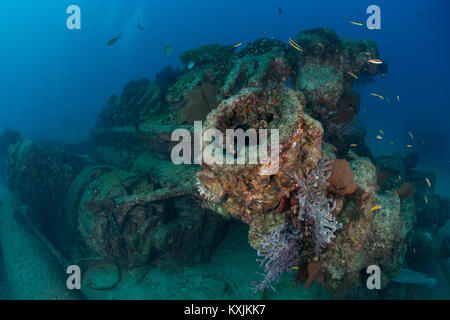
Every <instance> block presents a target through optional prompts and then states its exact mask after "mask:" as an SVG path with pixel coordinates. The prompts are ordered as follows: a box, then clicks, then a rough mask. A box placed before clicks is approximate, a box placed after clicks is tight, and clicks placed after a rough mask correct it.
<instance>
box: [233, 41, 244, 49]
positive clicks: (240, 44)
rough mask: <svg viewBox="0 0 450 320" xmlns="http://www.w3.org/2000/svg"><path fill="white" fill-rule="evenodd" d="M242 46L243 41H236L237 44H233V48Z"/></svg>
mask: <svg viewBox="0 0 450 320" xmlns="http://www.w3.org/2000/svg"><path fill="white" fill-rule="evenodd" d="M240 46H242V42H239V43H236V44H235V45H234V46H233V48H237V47H240Z"/></svg>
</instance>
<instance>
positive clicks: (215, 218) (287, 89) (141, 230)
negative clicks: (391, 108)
mask: <svg viewBox="0 0 450 320" xmlns="http://www.w3.org/2000/svg"><path fill="white" fill-rule="evenodd" d="M296 42H297V43H298V44H299V45H300V46H301V47H302V48H303V53H300V52H299V51H298V50H295V49H294V48H292V47H290V46H289V45H287V44H286V43H283V42H282V41H278V40H274V39H261V40H258V41H255V42H253V43H250V44H248V45H247V46H245V47H244V48H243V49H242V50H240V51H235V49H233V48H232V47H231V46H220V45H209V46H203V47H200V48H198V49H195V50H190V51H188V52H185V53H184V54H183V55H182V56H181V60H182V62H183V63H184V64H185V65H187V64H188V63H189V62H194V63H195V67H194V68H189V69H188V68H185V69H183V70H182V71H181V72H180V73H179V74H178V72H176V71H174V70H172V69H170V68H168V69H165V70H164V71H163V72H161V73H160V74H159V75H158V77H157V81H154V82H150V81H148V80H140V81H133V82H130V83H129V84H128V85H127V86H126V87H125V89H124V90H123V93H122V94H121V95H120V96H113V97H111V99H110V100H109V101H108V103H107V105H106V106H105V108H104V109H103V110H102V112H101V114H100V116H99V119H98V122H97V125H96V127H95V128H94V129H93V130H92V136H93V146H94V149H95V152H94V154H93V155H91V156H80V155H76V152H74V151H73V148H72V149H71V150H68V149H67V147H66V148H65V149H66V150H63V149H64V148H62V147H58V148H44V149H42V150H41V149H40V148H38V147H37V146H36V145H35V144H33V143H32V142H30V141H27V140H24V139H22V138H20V136H19V135H17V134H14V133H11V132H7V133H5V135H4V136H3V139H2V141H1V149H0V151H1V153H2V156H3V161H2V167H3V169H4V171H5V174H6V177H7V178H8V182H9V187H10V189H11V191H13V192H14V193H15V194H16V195H17V198H18V199H19V200H18V201H20V203H21V204H23V205H26V206H27V207H29V208H31V209H32V211H33V212H34V217H35V218H36V219H38V220H40V221H41V223H42V225H43V228H42V230H43V232H42V233H40V235H41V236H43V235H45V236H46V237H48V238H49V239H50V242H52V243H54V244H55V247H56V249H55V250H60V251H61V252H62V253H63V256H65V257H66V258H67V259H69V260H70V261H74V260H75V261H84V260H89V261H92V260H94V261H97V260H98V259H103V260H105V261H108V263H113V264H115V265H117V266H118V267H119V268H129V267H134V266H142V265H146V264H157V265H159V266H167V265H170V264H171V263H172V264H178V265H189V264H193V263H198V262H201V261H204V260H207V259H208V257H209V256H210V254H211V252H212V251H213V250H214V248H215V247H216V245H217V244H218V242H219V241H220V240H221V239H222V238H223V236H224V234H225V233H226V228H227V222H226V220H225V219H222V218H221V217H220V216H223V217H225V218H227V219H229V218H230V217H231V218H235V219H239V220H240V221H242V222H244V223H246V224H248V225H249V227H250V229H249V236H248V238H249V243H250V245H251V246H252V247H253V248H255V249H256V250H257V251H258V254H259V255H260V256H261V257H262V259H261V263H262V266H263V267H264V271H265V272H266V277H265V278H264V279H263V280H262V282H261V283H256V284H255V290H256V291H258V290H264V289H266V288H269V287H273V286H274V285H275V283H276V281H277V280H278V279H279V277H280V275H281V274H283V273H284V272H287V271H290V270H291V269H292V267H298V271H297V277H296V280H297V283H302V282H305V286H306V287H308V286H309V285H310V284H311V283H312V282H313V281H315V280H317V281H320V282H322V283H323V284H324V285H325V286H326V287H327V288H330V289H333V290H335V291H336V292H337V293H338V296H344V295H345V294H346V293H347V292H348V290H349V289H351V288H352V287H353V286H354V285H355V284H356V283H357V282H358V281H360V274H361V271H363V270H364V269H365V268H366V267H367V266H369V265H372V264H376V265H379V266H380V268H381V270H382V272H383V279H384V280H383V281H384V283H386V282H387V281H388V280H389V278H391V277H393V276H395V275H396V273H397V272H398V270H399V269H400V268H401V266H402V264H403V259H404V256H405V253H406V250H407V243H406V241H405V239H406V236H407V235H408V233H409V231H410V230H411V229H412V227H413V224H414V221H415V220H414V219H415V216H414V202H413V201H412V200H411V198H409V197H408V195H410V194H411V192H409V190H410V189H411V188H408V192H406V191H404V190H403V189H405V190H406V189H407V188H406V187H402V192H401V194H402V197H401V198H400V197H399V194H398V193H396V190H398V189H401V188H400V187H401V186H400V185H398V184H395V183H393V184H383V186H381V185H379V184H380V182H379V181H378V180H377V167H376V166H375V165H374V164H373V163H372V162H374V158H373V157H372V155H371V154H370V151H369V150H368V148H367V146H366V145H365V143H364V135H365V133H364V130H363V129H362V128H361V127H360V126H358V125H357V123H356V121H355V119H356V116H357V113H358V111H359V104H360V102H361V99H360V97H359V95H358V94H357V93H356V92H355V91H353V89H352V88H353V84H354V82H355V81H356V80H355V77H353V76H352V74H356V75H358V76H359V78H360V79H364V78H368V77H372V76H375V75H376V74H377V73H378V71H379V66H378V65H375V64H371V63H368V59H370V58H372V59H374V58H377V59H378V58H380V57H379V53H378V51H377V47H376V45H375V44H374V43H373V42H372V41H354V40H349V39H340V38H339V37H338V36H337V35H336V33H335V32H334V31H332V30H330V29H322V28H318V29H314V30H308V31H304V32H301V33H300V34H299V35H298V37H297V39H296ZM197 120H198V121H203V129H209V128H215V129H218V130H220V131H222V132H223V133H224V135H225V130H227V129H243V130H246V129H278V130H279V170H278V172H276V173H275V174H273V175H262V174H261V173H262V171H264V169H265V166H266V164H262V163H259V164H250V163H244V164H239V165H229V164H223V165H220V164H209V165H208V164H206V163H203V164H202V167H200V166H198V165H182V166H177V165H174V164H173V163H172V162H171V159H170V154H171V150H172V147H173V146H174V144H175V142H173V141H171V133H172V132H173V131H174V130H175V129H179V128H185V129H187V130H190V131H191V132H192V130H193V125H192V124H193V122H194V121H197ZM258 143H259V142H257V143H256V144H254V145H250V144H248V145H246V146H245V150H244V151H243V152H245V154H246V155H247V156H249V155H251V154H252V153H256V152H258V148H259V145H258ZM350 144H357V145H358V147H355V148H353V150H352V151H349V145H350ZM206 146H207V143H205V144H204V145H203V147H204V148H205V147H206ZM231 147H232V146H231ZM225 149H226V150H224V152H227V150H228V149H227V148H225ZM401 161H402V160H401ZM377 166H378V164H377ZM378 172H380V171H379V170H378ZM403 178H404V179H407V178H408V177H406V176H405V177H403ZM405 181H406V180H405ZM374 206H381V209H379V210H378V211H376V212H373V211H371V208H373V207H374ZM48 207H51V208H54V210H50V211H49V210H47V208H48ZM214 212H215V213H214ZM217 213H218V214H217ZM19 216H20V215H19ZM23 220H27V219H22V220H21V221H23ZM50 220H52V221H57V222H56V223H53V224H51V225H50V224H46V221H50ZM67 243H76V244H79V245H78V246H75V248H74V247H73V246H72V247H70V246H67V245H66V244H67ZM68 248H72V249H68ZM96 259H97V260H96Z"/></svg>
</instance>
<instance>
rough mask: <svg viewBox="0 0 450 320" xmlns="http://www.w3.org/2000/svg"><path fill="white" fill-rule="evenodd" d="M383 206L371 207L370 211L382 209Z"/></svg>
mask: <svg viewBox="0 0 450 320" xmlns="http://www.w3.org/2000/svg"><path fill="white" fill-rule="evenodd" d="M381 208H383V206H375V207H373V208H372V209H370V211H375V210H380V209H381Z"/></svg>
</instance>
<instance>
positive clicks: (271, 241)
mask: <svg viewBox="0 0 450 320" xmlns="http://www.w3.org/2000/svg"><path fill="white" fill-rule="evenodd" d="M298 237H299V230H291V228H290V227H289V226H288V225H287V224H282V225H281V226H279V227H278V228H276V229H275V230H273V231H272V232H271V233H270V234H269V235H268V236H267V239H266V242H265V243H264V246H263V248H262V249H261V250H258V256H260V257H262V258H261V259H258V260H257V261H258V262H260V267H262V266H264V272H265V274H263V275H264V280H262V281H261V282H260V283H258V284H254V287H253V289H254V294H255V293H256V292H258V291H263V290H265V289H267V288H271V289H272V290H275V288H274V287H273V283H277V282H278V280H279V279H280V276H281V275H282V274H283V273H285V272H286V271H290V269H291V268H292V267H294V266H296V265H297V263H298V261H299V259H300V253H299V251H300V248H299V246H298Z"/></svg>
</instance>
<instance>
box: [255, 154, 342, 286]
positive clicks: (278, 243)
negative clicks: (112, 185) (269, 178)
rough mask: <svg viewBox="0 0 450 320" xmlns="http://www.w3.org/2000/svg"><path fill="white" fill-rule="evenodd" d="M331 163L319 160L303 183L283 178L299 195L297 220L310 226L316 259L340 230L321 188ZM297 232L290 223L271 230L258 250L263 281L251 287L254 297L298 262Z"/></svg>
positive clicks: (333, 203)
mask: <svg viewBox="0 0 450 320" xmlns="http://www.w3.org/2000/svg"><path fill="white" fill-rule="evenodd" d="M330 163H331V161H329V160H321V161H320V162H319V164H318V165H317V167H316V168H315V169H314V170H313V171H312V172H311V174H310V175H309V176H308V178H307V179H306V180H305V181H303V180H302V179H300V178H299V177H298V175H297V174H296V173H295V172H293V173H292V176H290V175H288V174H287V173H286V172H284V174H285V175H286V176H287V177H288V178H289V179H291V180H292V181H294V182H295V183H296V184H297V185H298V187H299V191H298V193H297V194H296V196H295V197H296V198H297V200H298V206H299V212H298V219H299V220H300V221H304V220H305V219H309V220H311V221H313V224H314V237H315V246H316V247H315V249H316V255H319V253H320V249H321V248H325V247H326V245H327V244H328V243H330V241H331V239H333V238H335V235H334V232H335V231H336V230H337V229H339V228H341V227H342V225H341V224H340V223H338V222H337V221H336V219H335V217H334V216H333V215H332V212H333V211H334V209H335V208H336V201H334V199H331V198H327V197H326V196H325V192H324V191H323V187H324V186H327V185H328V182H327V179H328V178H329V177H330V175H331V171H330V169H331V167H330ZM299 232H300V230H298V229H295V228H294V227H293V226H292V223H289V224H287V223H285V224H282V225H281V226H279V227H278V228H277V229H275V230H273V231H272V232H271V233H270V234H269V235H268V236H267V238H266V241H265V243H264V246H263V248H262V249H261V250H258V256H260V257H262V259H259V260H257V261H259V262H260V267H262V266H264V272H265V274H264V276H265V277H264V280H263V281H261V282H260V283H258V284H255V285H254V293H256V292H258V291H262V290H265V289H267V288H271V289H273V290H275V288H274V287H273V285H272V284H273V283H274V282H275V283H276V282H278V280H279V279H280V276H281V275H282V274H283V273H284V272H286V271H290V269H291V268H292V267H294V266H296V265H297V264H298V262H299V260H300V247H299Z"/></svg>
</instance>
